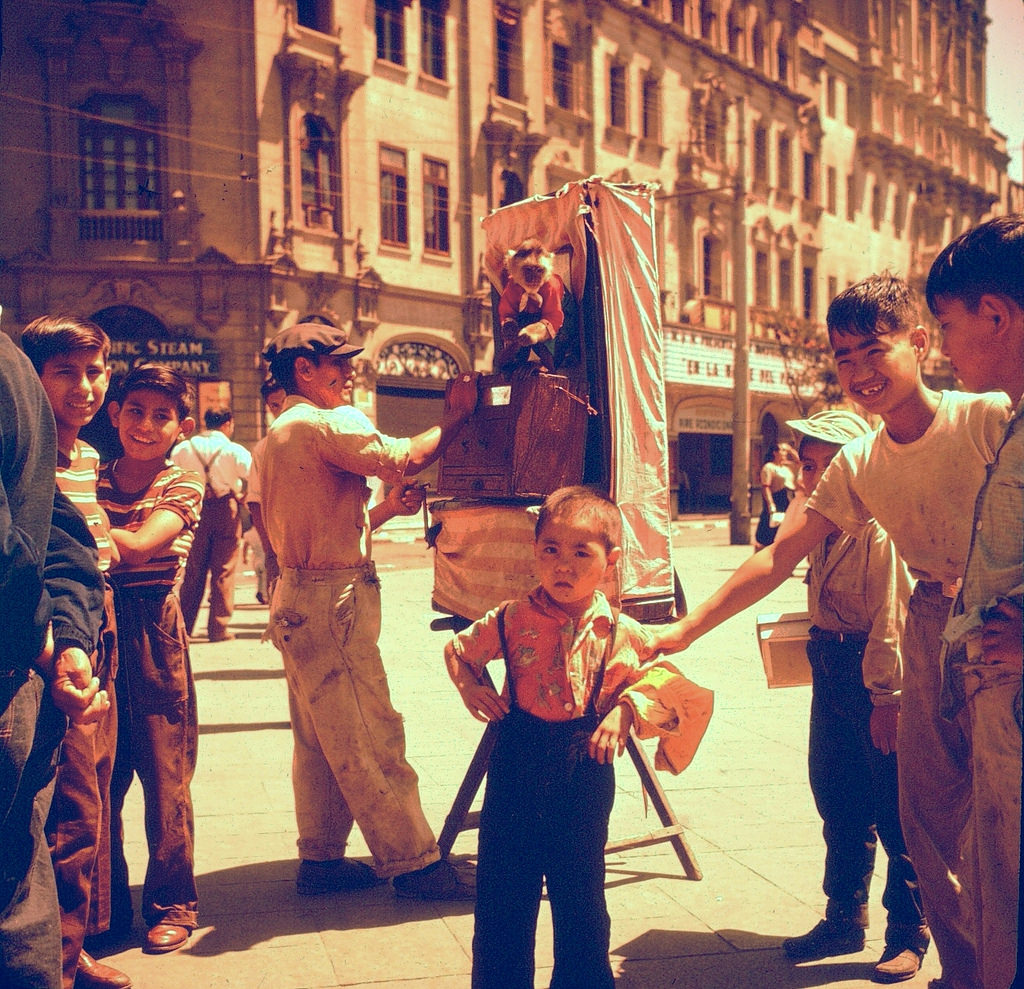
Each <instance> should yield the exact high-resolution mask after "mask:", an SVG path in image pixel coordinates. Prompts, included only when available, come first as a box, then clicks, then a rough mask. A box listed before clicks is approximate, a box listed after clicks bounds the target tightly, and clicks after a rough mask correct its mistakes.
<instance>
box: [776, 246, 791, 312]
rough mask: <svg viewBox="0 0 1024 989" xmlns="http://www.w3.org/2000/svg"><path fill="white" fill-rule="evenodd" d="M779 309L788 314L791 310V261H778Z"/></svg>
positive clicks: (781, 259) (784, 259) (783, 259)
mask: <svg viewBox="0 0 1024 989" xmlns="http://www.w3.org/2000/svg"><path fill="white" fill-rule="evenodd" d="M779 309H780V310H781V311H782V312H790V311H792V309H793V259H792V258H780V259H779Z"/></svg>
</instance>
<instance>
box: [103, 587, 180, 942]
mask: <svg viewBox="0 0 1024 989" xmlns="http://www.w3.org/2000/svg"><path fill="white" fill-rule="evenodd" d="M118 606H119V608H120V611H119V612H118V616H117V623H118V629H117V631H118V644H119V647H120V652H119V657H118V659H119V664H120V668H119V669H118V672H117V717H118V729H117V756H116V757H115V759H114V772H113V776H112V778H111V781H110V817H111V839H110V846H111V847H110V859H111V861H110V874H111V876H110V877H111V898H112V899H111V926H112V927H114V928H115V929H117V928H123V927H124V926H125V924H126V923H128V922H129V921H130V918H131V901H130V899H128V897H129V891H128V866H127V864H126V862H125V857H124V825H123V822H122V820H121V811H122V809H123V807H124V800H125V796H126V795H127V793H128V789H129V787H130V786H131V783H132V779H133V778H134V776H135V775H136V774H138V777H139V782H140V783H141V784H142V797H143V804H144V807H145V824H146V843H147V845H148V847H149V863H148V865H147V867H146V878H145V880H144V881H143V884H142V917H143V920H144V921H145V922H146V926H147V927H152V926H154V925H155V924H177V925H179V926H181V927H187V928H189V929H190V930H194V929H195V927H196V924H197V922H198V921H197V917H198V908H199V905H198V895H197V893H196V880H195V870H194V862H195V847H194V846H195V820H194V817H193V812H192V793H191V784H192V776H193V774H194V773H195V768H196V752H197V747H198V741H199V722H198V715H197V713H196V688H195V683H194V682H193V680H192V667H191V664H190V662H189V655H188V646H187V644H186V643H187V637H186V635H185V623H184V621H183V620H182V617H181V609H180V607H179V606H178V599H177V597H176V596H175V595H174V594H159V595H157V596H156V597H154V596H152V595H147V594H145V593H141V592H138V591H136V592H132V591H124V590H122V591H121V592H120V597H119V599H118Z"/></svg>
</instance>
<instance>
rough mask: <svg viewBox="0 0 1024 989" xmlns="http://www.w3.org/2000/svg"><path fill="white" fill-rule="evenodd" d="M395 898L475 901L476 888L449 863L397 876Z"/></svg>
mask: <svg viewBox="0 0 1024 989" xmlns="http://www.w3.org/2000/svg"><path fill="white" fill-rule="evenodd" d="M393 883H394V887H395V896H402V897H406V898H407V899H411V900H475V899H476V886H475V885H474V884H472V883H469V882H466V880H465V879H463V878H462V876H460V875H459V874H458V872H456V871H455V867H454V866H453V865H451V864H450V863H448V862H445V861H440V862H434V863H433V864H431V865H428V866H427V867H426V868H425V869H417V870H416V871H415V872H406V873H404V874H403V875H401V876H395V878H394V880H393Z"/></svg>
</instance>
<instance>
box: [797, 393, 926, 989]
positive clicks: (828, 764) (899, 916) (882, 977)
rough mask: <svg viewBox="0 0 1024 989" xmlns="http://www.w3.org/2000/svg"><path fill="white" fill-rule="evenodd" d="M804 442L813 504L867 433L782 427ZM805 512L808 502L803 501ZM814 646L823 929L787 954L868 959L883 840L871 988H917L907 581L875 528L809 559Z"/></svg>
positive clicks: (822, 417) (919, 952)
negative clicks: (906, 703)
mask: <svg viewBox="0 0 1024 989" xmlns="http://www.w3.org/2000/svg"><path fill="white" fill-rule="evenodd" d="M787 425H789V426H790V427H791V428H792V429H793V430H794V431H795V432H796V433H797V434H798V435H799V436H800V437H801V441H800V464H801V467H800V482H799V483H800V487H801V488H802V490H803V492H804V493H805V494H806V495H807V496H808V497H810V495H811V493H812V492H813V491H814V489H815V487H816V486H817V483H818V480H819V478H820V477H821V476H822V474H824V472H825V468H827V467H828V465H829V464H830V463H831V462H832V458H833V457H834V456H835V455H836V454H837V453H838V452H839V449H840V447H841V446H842V445H843V444H844V443H846V442H848V441H849V440H852V439H855V438H856V437H858V436H864V435H866V434H867V433H869V432H870V428H869V427H868V424H867V423H866V422H865V421H864V420H863V419H862V418H861V417H860V416H858V415H856V414H855V413H853V412H848V411H846V410H844V409H827V410H826V411H824V412H818V413H816V414H815V415H812V416H811V417H810V418H808V419H796V420H791V421H789V422H788V423H787ZM804 504H806V502H804ZM807 583H808V585H809V586H808V594H807V598H808V610H809V611H810V614H811V638H810V641H809V642H808V643H807V656H808V659H809V660H810V664H811V682H812V687H811V725H810V738H809V741H808V756H807V759H808V769H809V774H810V783H811V792H812V793H813V795H814V802H815V805H816V806H817V808H818V813H819V814H820V815H821V819H822V821H823V822H824V828H823V833H824V836H825V879H824V882H823V888H824V891H825V895H826V896H827V897H828V903H827V905H826V908H825V919H824V920H823V921H821V922H819V923H818V924H817V926H815V927H814V928H813V929H812V930H811V931H810V932H808V933H807V934H804V935H803V936H801V937H793V938H787V939H786V940H785V941H783V945H782V946H783V950H784V951H785V952H786V954H787V955H788V956H789V957H790V958H793V959H796V960H800V961H805V960H810V959H815V958H824V957H829V956H832V955H842V954H848V953H852V952H857V951H861V950H862V949H863V947H864V930H865V928H866V927H867V926H868V891H869V886H870V882H871V874H872V872H873V870H874V864H875V849H876V846H877V843H878V839H879V838H881V840H882V846H883V847H884V848H885V851H886V854H887V855H888V858H889V867H888V872H887V874H886V882H885V893H884V894H883V896H882V903H883V904H884V905H885V908H886V910H887V911H888V914H889V916H888V923H887V925H886V932H885V952H884V954H883V955H882V958H881V959H880V961H879V962H878V964H877V965H876V966H875V970H874V976H873V978H874V981H876V982H903V981H905V980H906V979H910V978H912V977H913V976H914V975H915V974H916V973H917V970H918V968H919V967H920V963H921V959H922V958H923V957H924V953H925V950H926V949H927V947H928V945H929V943H930V940H931V939H930V935H929V932H928V927H927V925H926V923H925V920H924V916H923V913H922V908H921V900H920V896H919V894H918V893H917V877H916V875H915V874H914V868H913V866H912V864H911V862H910V859H909V858H908V856H907V849H906V845H905V843H904V840H903V832H902V829H901V827H900V818H899V809H898V800H897V769H896V725H897V721H898V718H899V705H900V686H901V681H902V662H901V655H900V636H901V633H902V629H903V623H904V614H905V610H906V606H907V602H908V601H909V599H910V591H911V579H910V574H909V572H908V571H907V568H906V566H905V565H904V563H903V561H902V560H901V559H900V558H899V556H898V555H897V553H896V549H895V547H894V546H893V544H892V540H891V539H890V538H889V536H888V535H887V534H886V533H885V531H884V530H883V529H882V527H881V526H880V525H879V524H878V523H877V522H875V521H874V520H871V521H870V522H869V523H868V524H867V525H866V526H865V527H864V529H863V530H862V531H861V532H859V533H858V534H857V536H856V537H854V536H851V535H849V534H848V533H842V532H837V533H833V534H832V535H829V536H828V537H827V538H826V539H825V541H824V542H822V543H820V544H818V545H817V546H816V547H815V548H814V549H813V550H812V551H811V553H810V554H809V556H808V569H807Z"/></svg>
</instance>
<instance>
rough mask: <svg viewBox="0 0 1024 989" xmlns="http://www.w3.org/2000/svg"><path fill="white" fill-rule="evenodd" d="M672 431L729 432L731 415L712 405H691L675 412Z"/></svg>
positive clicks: (730, 430) (718, 433)
mask: <svg viewBox="0 0 1024 989" xmlns="http://www.w3.org/2000/svg"><path fill="white" fill-rule="evenodd" d="M673 432H676V433H713V434H715V435H722V434H729V433H731V432H732V415H731V414H730V413H728V412H726V411H725V410H724V409H718V408H715V407H713V406H706V405H705V406H701V405H691V406H688V407H686V408H682V409H680V410H679V411H678V412H676V414H675V418H674V420H673Z"/></svg>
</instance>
